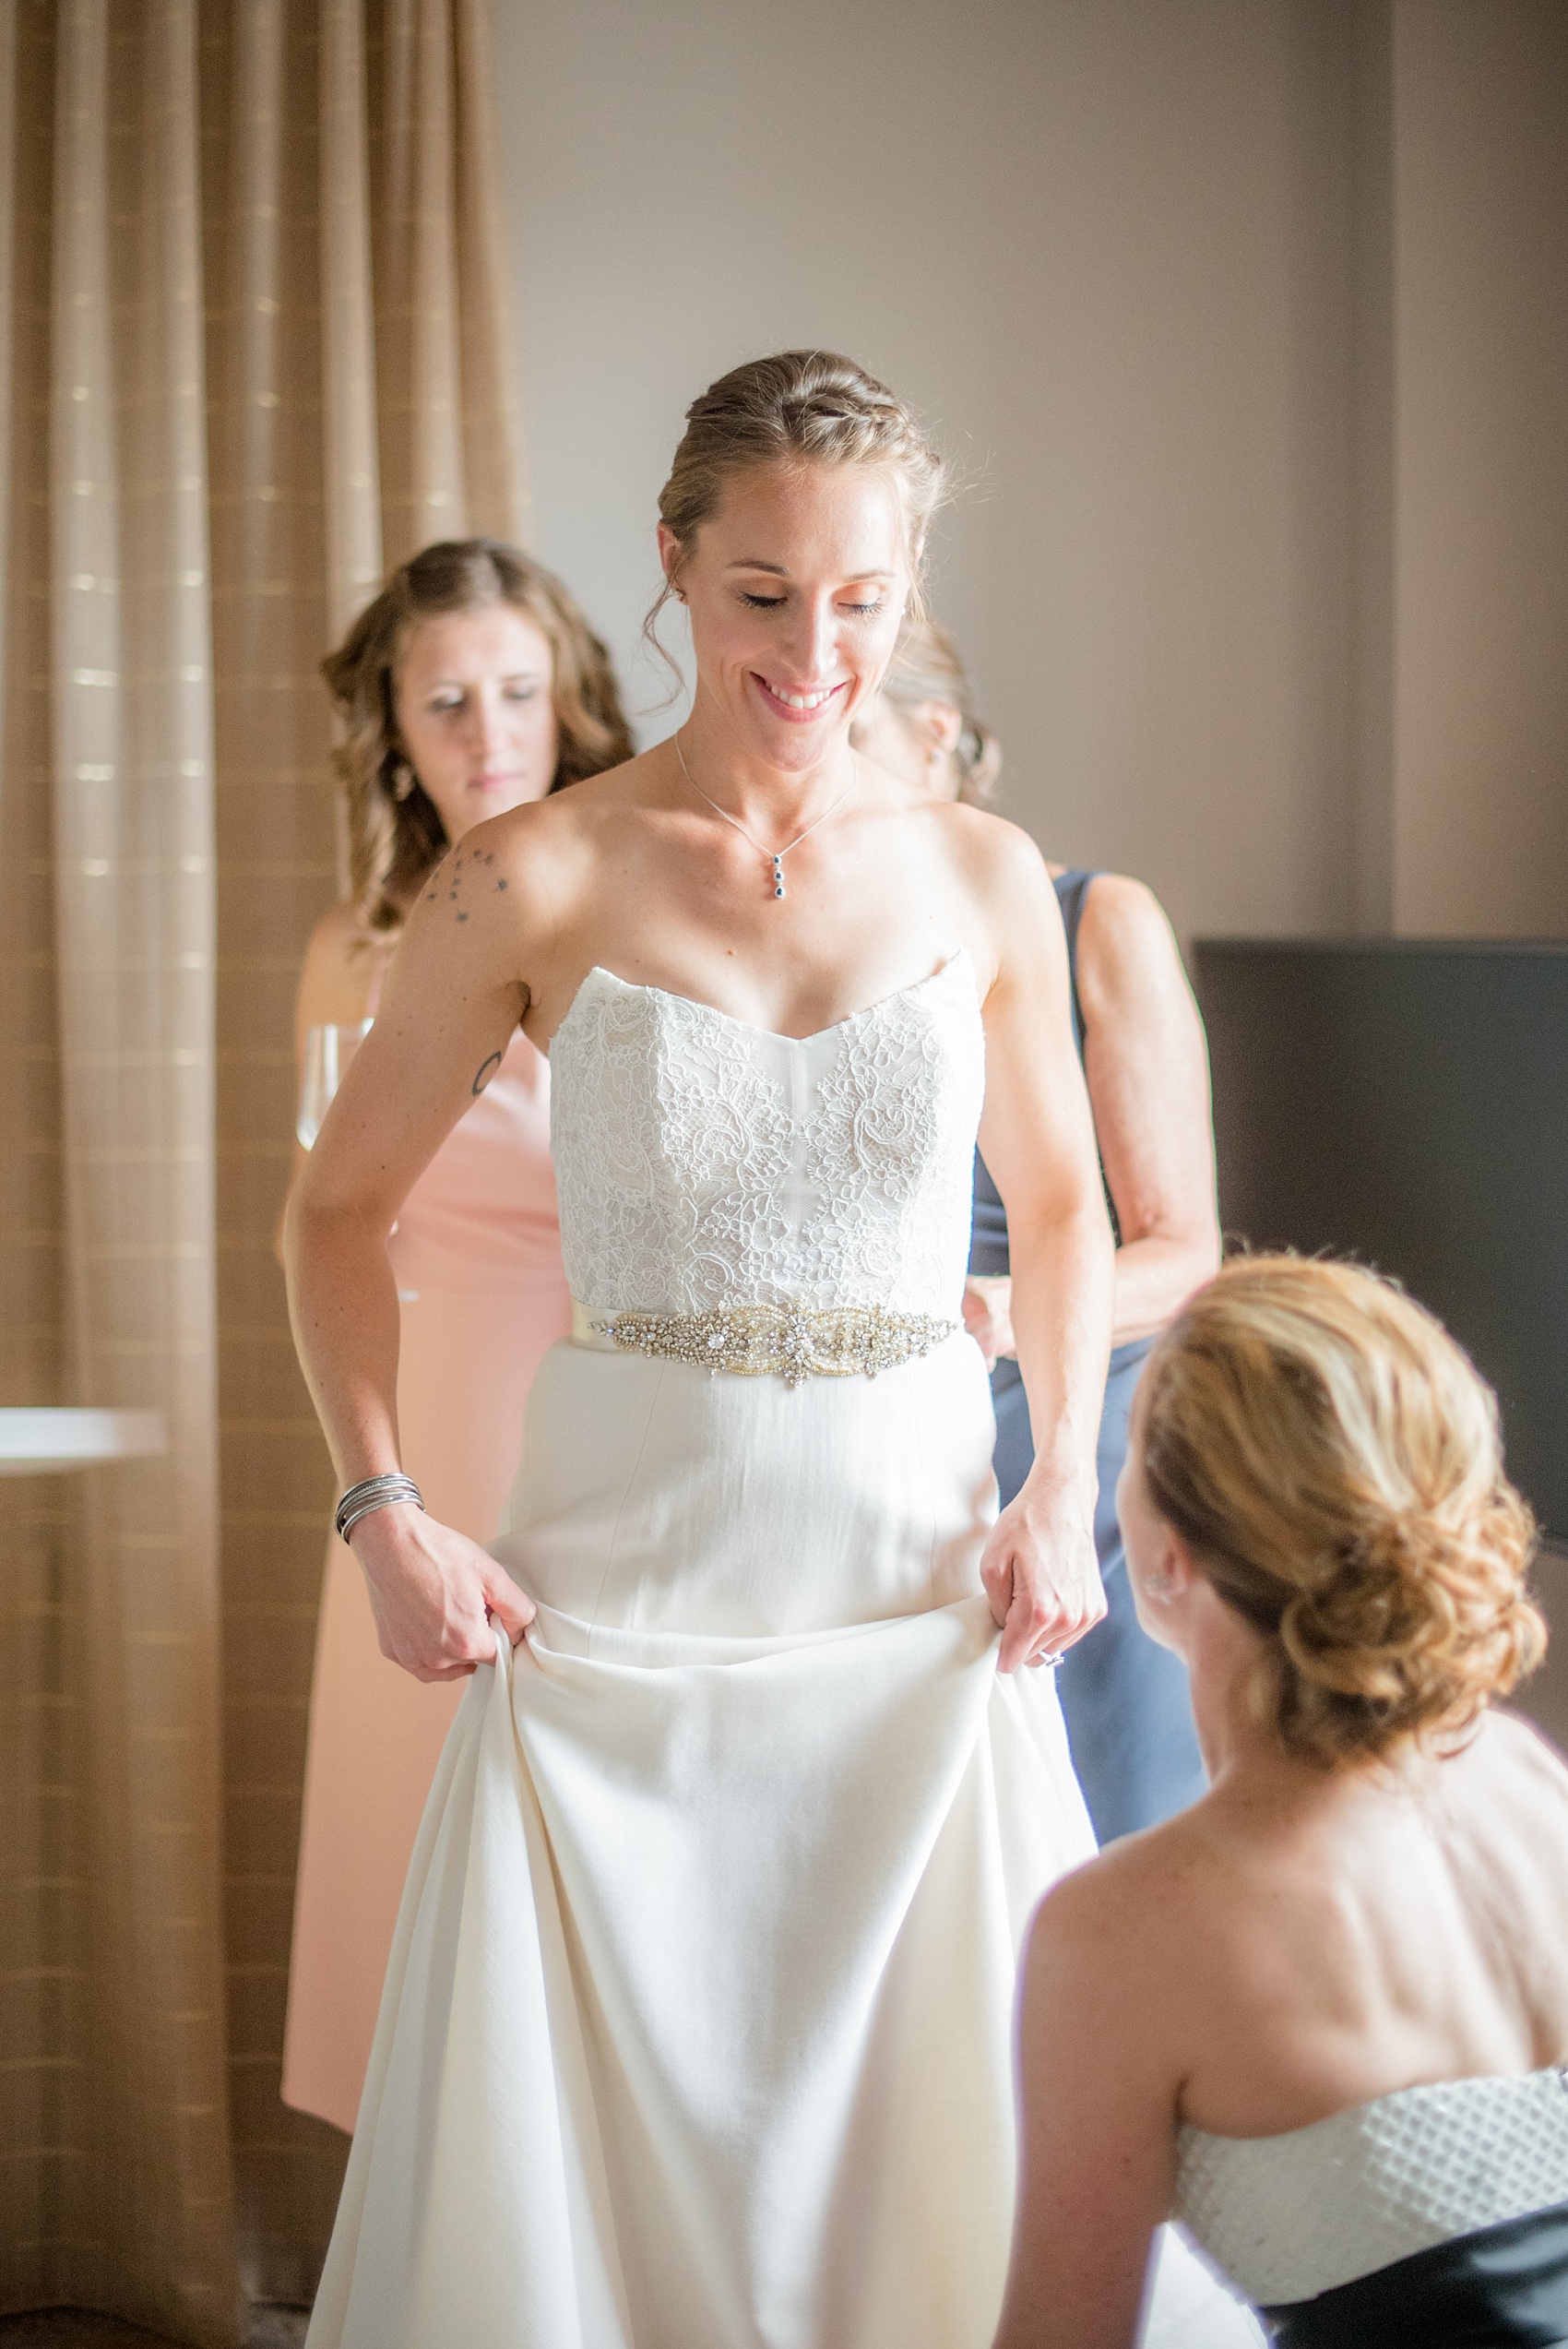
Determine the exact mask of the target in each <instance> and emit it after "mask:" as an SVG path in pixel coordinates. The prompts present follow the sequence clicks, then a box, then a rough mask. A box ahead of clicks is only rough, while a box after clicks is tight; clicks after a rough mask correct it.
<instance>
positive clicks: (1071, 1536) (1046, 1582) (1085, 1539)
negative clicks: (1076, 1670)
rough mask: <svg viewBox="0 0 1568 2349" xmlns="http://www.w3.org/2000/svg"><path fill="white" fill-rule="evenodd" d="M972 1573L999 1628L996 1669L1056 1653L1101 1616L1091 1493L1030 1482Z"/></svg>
mask: <svg viewBox="0 0 1568 2349" xmlns="http://www.w3.org/2000/svg"><path fill="white" fill-rule="evenodd" d="M980 1580H981V1581H982V1582H983V1583H984V1585H985V1595H986V1597H987V1599H988V1600H989V1601H990V1602H991V1612H992V1616H994V1618H995V1620H996V1621H997V1623H998V1624H1000V1625H1001V1627H1002V1651H1001V1653H1000V1655H999V1656H998V1657H997V1662H996V1668H997V1670H998V1671H999V1672H1012V1671H1014V1670H1015V1669H1016V1666H1017V1665H1019V1664H1021V1663H1029V1664H1039V1663H1047V1662H1049V1661H1050V1659H1051V1657H1053V1656H1059V1655H1061V1654H1062V1653H1063V1651H1065V1650H1066V1649H1068V1648H1070V1647H1071V1646H1072V1645H1073V1644H1074V1642H1075V1640H1081V1639H1082V1638H1083V1636H1084V1634H1085V1632H1086V1631H1092V1630H1093V1629H1094V1627H1095V1625H1096V1624H1097V1623H1099V1620H1100V1619H1101V1617H1102V1616H1103V1615H1104V1614H1105V1586H1104V1584H1103V1583H1102V1582H1101V1580H1100V1579H1099V1557H1098V1556H1096V1553H1095V1545H1094V1502H1093V1496H1092V1495H1091V1496H1087V1497H1086V1496H1085V1495H1084V1494H1083V1493H1082V1492H1081V1491H1079V1490H1078V1489H1077V1488H1076V1487H1075V1486H1072V1485H1047V1484H1045V1483H1043V1482H1039V1483H1037V1482H1036V1480H1035V1479H1034V1478H1032V1477H1031V1478H1030V1480H1029V1481H1028V1484H1026V1485H1025V1486H1024V1489H1023V1491H1022V1492H1021V1493H1020V1494H1019V1495H1018V1496H1017V1498H1016V1500H1013V1501H1010V1502H1009V1503H1008V1505H1007V1507H1006V1508H1004V1510H1003V1512H1002V1514H1001V1516H1000V1517H999V1518H998V1519H997V1520H996V1523H995V1524H994V1525H993V1526H992V1530H991V1538H990V1540H989V1541H988V1542H987V1543H986V1545H985V1548H984V1550H983V1551H982V1553H981V1555H980Z"/></svg>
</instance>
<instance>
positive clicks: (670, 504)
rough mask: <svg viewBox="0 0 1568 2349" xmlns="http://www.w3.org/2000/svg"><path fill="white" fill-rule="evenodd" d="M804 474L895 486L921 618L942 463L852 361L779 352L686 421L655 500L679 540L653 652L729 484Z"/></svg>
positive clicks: (647, 629) (727, 382)
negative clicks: (867, 473)
mask: <svg viewBox="0 0 1568 2349" xmlns="http://www.w3.org/2000/svg"><path fill="white" fill-rule="evenodd" d="M802 464H817V465H867V466H872V467H873V468H875V469H876V470H877V471H882V472H885V473H886V474H888V475H889V476H890V478H891V479H892V481H893V482H894V483H895V485H896V486H897V491H898V496H899V502H900V504H901V506H902V508H903V514H904V529H905V532H906V543H907V547H908V552H909V572H910V590H909V603H910V609H911V610H912V611H918V610H919V609H920V608H921V605H920V582H921V571H922V567H923V563H924V556H925V542H926V533H927V531H929V529H930V527H931V520H932V515H933V514H934V513H935V512H936V510H937V508H938V507H940V506H941V505H942V504H943V503H944V499H945V498H946V497H947V496H948V495H949V494H950V475H949V471H948V468H947V465H946V463H945V461H944V459H943V458H941V457H940V456H938V454H937V452H936V450H935V449H934V448H933V447H932V445H931V443H930V442H929V441H928V440H927V438H926V437H925V435H924V434H923V433H922V432H921V429H920V426H919V425H918V424H917V423H916V422H915V419H914V416H913V414H912V413H911V411H909V409H908V408H906V407H905V405H904V403H903V401H902V400H901V399H897V397H896V396H895V395H894V394H893V393H892V392H891V391H889V390H888V388H887V387H886V385H885V384H881V383H878V382H877V380H876V377H875V376H872V375H868V374H867V372H866V370H865V369H864V368H863V367H861V366H858V365H857V364H856V363H855V361H854V360H853V359H846V358H844V357H843V356H842V355H841V353H839V352H836V351H778V352H774V353H773V355H772V356H771V357H770V358H766V359H749V360H747V362H746V364H744V366H741V367H733V368H731V371H730V373H729V374H728V375H727V376H720V377H719V381H718V382H717V383H714V384H709V386H708V388H707V390H706V391H705V392H703V393H702V394H701V395H700V396H699V397H698V398H697V399H694V400H693V402H692V404H691V406H690V407H689V408H688V409H687V411H686V429H685V431H684V433H683V435H682V436H681V442H680V446H679V447H677V449H676V451H675V455H674V458H673V459H672V460H671V467H670V478H669V480H668V481H667V482H666V483H665V484H664V487H663V488H662V490H660V492H659V519H660V521H662V522H663V523H664V524H665V526H666V528H667V529H669V530H670V531H671V532H672V533H673V534H674V538H675V542H676V544H677V546H678V548H679V549H680V556H679V560H678V561H677V564H676V566H675V571H674V575H673V577H671V578H668V579H666V581H665V584H664V586H663V588H662V590H660V592H659V599H658V601H657V602H656V603H655V604H654V606H653V609H652V610H651V611H650V612H649V614H648V615H647V619H646V620H645V621H644V623H643V633H644V635H645V636H646V637H647V638H648V640H649V642H650V643H651V644H652V645H653V646H654V649H655V650H657V651H659V652H660V653H663V650H664V649H663V647H662V646H661V645H660V644H659V638H658V637H657V636H656V635H655V633H654V630H655V626H656V624H657V622H658V619H659V614H660V612H661V611H662V610H663V609H664V606H665V604H666V603H667V602H669V600H670V598H671V595H673V594H674V593H675V592H676V591H677V590H678V588H679V585H680V573H681V566H682V564H683V563H684V562H685V561H686V560H687V559H688V558H689V557H690V555H691V552H692V549H693V547H694V546H695V543H696V536H697V532H698V531H700V530H701V528H702V526H703V524H704V523H705V522H706V521H707V520H708V519H710V518H711V517H712V515H713V514H714V513H715V512H716V511H717V510H718V507H719V499H720V498H721V497H722V495H723V494H724V485H725V483H726V482H728V481H729V480H730V479H731V476H732V475H733V474H735V473H738V472H750V471H759V470H760V469H761V468H763V467H765V466H768V465H786V466H788V465H802ZM664 657H665V659H666V660H668V659H669V655H668V654H665V655H664Z"/></svg>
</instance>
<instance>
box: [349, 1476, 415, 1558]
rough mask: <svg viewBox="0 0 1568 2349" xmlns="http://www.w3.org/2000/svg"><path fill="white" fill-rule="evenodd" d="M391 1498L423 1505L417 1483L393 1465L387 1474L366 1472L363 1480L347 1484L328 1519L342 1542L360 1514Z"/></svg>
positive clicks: (360, 1516) (385, 1505)
mask: <svg viewBox="0 0 1568 2349" xmlns="http://www.w3.org/2000/svg"><path fill="white" fill-rule="evenodd" d="M394 1501H412V1503H413V1505H414V1507H415V1508H423V1507H424V1498H423V1496H422V1493H421V1492H420V1488H419V1486H418V1485H416V1484H415V1483H414V1480H413V1478H412V1477H411V1476H405V1475H404V1473H403V1472H402V1470H401V1469H400V1468H398V1469H394V1470H393V1472H392V1473H391V1474H390V1475H389V1476H367V1477H366V1478H365V1480H364V1482H363V1484H362V1485H350V1487H349V1489H348V1491H347V1492H346V1493H345V1494H344V1496H343V1497H342V1499H341V1500H340V1501H339V1504H338V1513H337V1515H336V1516H335V1517H334V1519H333V1520H332V1522H333V1524H334V1525H335V1526H336V1527H337V1529H338V1539H339V1541H340V1542H346V1541H347V1540H348V1538H349V1534H350V1529H351V1528H352V1527H354V1526H356V1525H357V1524H358V1523H359V1521H360V1520H361V1518H362V1517H368V1516H369V1515H370V1513H371V1511H372V1509H373V1508H388V1507H389V1506H390V1505H391V1503H392V1502H394Z"/></svg>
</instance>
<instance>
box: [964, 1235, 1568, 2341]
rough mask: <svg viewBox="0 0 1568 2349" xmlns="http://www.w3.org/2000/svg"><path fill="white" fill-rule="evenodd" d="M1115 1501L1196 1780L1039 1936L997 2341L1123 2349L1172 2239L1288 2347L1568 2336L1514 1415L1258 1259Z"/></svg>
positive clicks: (1217, 1308)
mask: <svg viewBox="0 0 1568 2349" xmlns="http://www.w3.org/2000/svg"><path fill="white" fill-rule="evenodd" d="M1121 1509H1122V1522H1123V1529H1124V1532H1125V1535H1126V1544H1127V1570H1128V1573H1129V1575H1130V1576H1131V1578H1132V1583H1133V1589H1134V1592H1135V1594H1136V1598H1137V1604H1138V1610H1139V1613H1140V1614H1141V1615H1142V1616H1143V1619H1144V1621H1145V1623H1146V1626H1147V1627H1148V1629H1149V1631H1150V1632H1151V1633H1152V1635H1153V1636H1154V1637H1155V1638H1156V1639H1158V1640H1162V1641H1164V1642H1165V1643H1166V1644H1167V1645H1168V1646H1170V1648H1171V1649H1172V1650H1174V1651H1175V1652H1176V1653H1177V1654H1179V1655H1181V1656H1182V1657H1183V1658H1184V1659H1185V1661H1186V1663H1187V1664H1188V1666H1189V1667H1190V1669H1191V1673H1192V1680H1193V1694H1194V1702H1195V1705H1196V1709H1197V1720H1198V1728H1199V1733H1200V1735H1201V1737H1202V1740H1203V1747H1204V1753H1205V1757H1206V1760H1207V1763H1208V1767H1209V1771H1210V1774H1211V1777H1212V1780H1213V1784H1212V1788H1211V1791H1210V1792H1209V1793H1208V1794H1207V1795H1206V1796H1205V1798H1204V1799H1203V1801H1201V1802H1200V1803H1198V1804H1197V1805H1195V1806H1194V1808H1193V1809H1191V1810H1189V1811H1187V1812H1185V1813H1184V1814H1183V1815H1182V1817H1181V1818H1177V1819H1173V1820H1171V1821H1170V1823H1169V1824H1167V1825H1165V1826H1163V1827H1159V1828H1156V1829H1154V1830H1150V1831H1149V1832H1148V1833H1146V1834H1145V1835H1141V1836H1135V1837H1133V1838H1131V1839H1129V1840H1128V1841H1127V1842H1124V1843H1122V1844H1119V1845H1118V1846H1117V1847H1116V1848H1115V1849H1114V1850H1113V1851H1111V1852H1108V1853H1106V1854H1103V1855H1102V1856H1101V1857H1100V1858H1099V1859H1098V1860H1096V1861H1095V1862H1093V1863H1092V1865H1091V1866H1088V1867H1086V1868H1084V1869H1082V1870H1081V1871H1080V1872H1079V1873H1078V1874H1076V1875H1075V1876H1073V1877H1071V1878H1067V1879H1066V1880H1065V1881H1064V1882H1063V1884H1061V1885H1060V1886H1058V1887H1057V1888H1056V1890H1054V1891H1052V1892H1051V1894H1050V1896H1049V1897H1048V1898H1047V1900H1046V1901H1045V1902H1043V1904H1042V1906H1041V1908H1040V1910H1039V1914H1038V1916H1037V1918H1036V1920H1035V1923H1034V1926H1033V1928H1032V1931H1031V1934H1030V1938H1029V1946H1028V1956H1027V1958H1026V1961H1025V1970H1024V1983H1023V1997H1022V2011H1021V2023H1020V2030H1021V2081H1022V2088H1021V2094H1022V2122H1023V2152H1022V2166H1021V2172H1020V2177H1019V2186H1018V2201H1017V2213H1016V2229H1015V2236H1014V2250H1013V2266H1012V2272H1011V2276H1010V2279H1009V2283H1008V2290H1007V2297H1006V2304H1005V2308H1004V2316H1003V2320H1002V2325H1001V2329H1000V2331H998V2333H997V2335H996V2349H1129V2344H1130V2343H1132V2341H1133V2340H1134V2331H1135V2326H1136V2321H1137V2310H1138V2304H1139V2297H1140V2295H1141V2293H1142V2290H1143V2286H1144V2277H1145V2269H1146V2263H1147V2260H1148V2252H1149V2242H1150V2236H1151V2234H1152V2232H1153V2230H1154V2229H1155V2228H1156V2227H1157V2226H1158V2224H1159V2223H1160V2221H1162V2220H1164V2219H1166V2218H1168V2217H1172V2216H1173V2217H1175V2218H1178V2219H1181V2220H1182V2221H1183V2222H1184V2223H1185V2224H1186V2226H1187V2227H1188V2229H1189V2230H1190V2232H1191V2233H1192V2234H1193V2235H1194V2236H1196V2238H1197V2240H1198V2242H1199V2243H1200V2244H1201V2245H1202V2247H1203V2248H1205V2250H1206V2252H1207V2254H1208V2256H1209V2258H1210V2259H1211V2260H1213V2261H1214V2262H1215V2263H1216V2265H1217V2266H1218V2268H1219V2269H1220V2270H1221V2271H1225V2272H1226V2273H1228V2274H1229V2277H1230V2278H1231V2279H1232V2281H1233V2283H1235V2285H1236V2286H1237V2287H1238V2288H1239V2289H1240V2290H1241V2291H1242V2292H1244V2293H1245V2294H1246V2295H1247V2296H1248V2297H1249V2298H1250V2299H1251V2300H1253V2302H1255V2303H1257V2304H1258V2305H1259V2306H1260V2307H1262V2308H1263V2310H1264V2312H1265V2316H1266V2318H1267V2319H1268V2321H1269V2324H1270V2326H1271V2328H1272V2331H1273V2334H1274V2337H1275V2338H1276V2339H1277V2341H1280V2342H1282V2343H1287V2344H1288V2345H1289V2349H1350V2344H1356V2349H1361V2344H1366V2349H1371V2344H1373V2343H1375V2344H1376V2349H1440V2345H1441V2344H1443V2343H1477V2344H1491V2345H1492V2349H1526V2344H1535V2349H1543V2344H1558V2343H1562V2342H1564V2341H1568V1769H1565V1768H1564V1766H1563V1763H1562V1760H1561V1759H1560V1758H1559V1757H1558V1756H1557V1755H1556V1754H1555V1753H1554V1752H1553V1751H1552V1749H1551V1748H1550V1747H1549V1746H1548V1745H1547V1744H1546V1743H1545V1741H1544V1740H1543V1739H1542V1738H1541V1737H1539V1736H1538V1735H1537V1733H1536V1732H1535V1731H1534V1730H1533V1729H1532V1728H1530V1727H1529V1726H1528V1725H1527V1724H1526V1723H1525V1722H1524V1721H1522V1720H1521V1719H1519V1718H1518V1717H1517V1716H1515V1715H1510V1714H1505V1713H1500V1712H1498V1711H1495V1710H1494V1707H1495V1704H1496V1700H1497V1699H1500V1698H1502V1697H1505V1696H1506V1695H1507V1694H1508V1692H1509V1690H1510V1689H1512V1688H1513V1687H1515V1685H1516V1684H1517V1682H1518V1681H1519V1679H1520V1678H1521V1677H1522V1676H1523V1675H1524V1674H1526V1673H1527V1672H1528V1671H1529V1670H1530V1669H1531V1668H1532V1667H1533V1665H1534V1664H1535V1663H1537V1662H1538V1660H1539V1657H1540V1655H1541V1652H1542V1649H1543V1644H1544V1633H1543V1627H1542V1623H1541V1619H1540V1617H1539V1616H1538V1614H1537V1612H1536V1609H1535V1607H1534V1606H1533V1605H1532V1604H1531V1603H1530V1599H1529V1596H1528V1593H1527V1592H1526V1580H1525V1578H1526V1570H1527V1568H1528V1566H1529V1562H1530V1557H1531V1554H1532V1550H1533V1547H1534V1528H1533V1526H1532V1523H1531V1520H1530V1517H1529V1513H1528V1511H1527V1510H1526V1508H1525V1506H1524V1504H1523V1503H1522V1502H1521V1500H1520V1498H1519V1496H1518V1495H1517V1494H1516V1493H1515V1491H1514V1489H1513V1487H1512V1486H1511V1485H1509V1484H1508V1482H1507V1480H1506V1478H1505V1477H1504V1475H1503V1466H1502V1458H1501V1451H1500V1446H1499V1439H1498V1426H1497V1413H1496V1407H1495V1403H1494V1401H1493V1398H1492V1396H1491V1392H1490V1391H1489V1389H1487V1388H1486V1387H1485V1386H1484V1385H1483V1384H1482V1382H1481V1380H1480V1379H1479V1377H1478V1376H1477V1374H1476V1372H1475V1370H1474V1369H1473V1368H1472V1366H1471V1365H1470V1364H1469V1362H1468V1361H1467V1359H1466V1357H1465V1355H1464V1354H1463V1353H1461V1352H1460V1350H1459V1348H1458V1347H1457V1346H1456V1345H1455V1343H1454V1341H1452V1339H1450V1338H1449V1337H1448V1336H1447V1335H1446V1333H1445V1332H1444V1331H1443V1330H1442V1329H1441V1328H1440V1326H1439V1325H1438V1323H1437V1322H1436V1321H1435V1320H1434V1319H1433V1318H1431V1315H1430V1314H1428V1313H1425V1312H1423V1311H1422V1309H1421V1308H1420V1306H1417V1305H1415V1304H1413V1303H1412V1302H1411V1301H1410V1299H1409V1298H1408V1297H1407V1296H1405V1295H1403V1294H1401V1293H1400V1292H1399V1291H1398V1290H1397V1289H1396V1288H1394V1287H1393V1286H1391V1285H1390V1284H1389V1283H1387V1282H1384V1281H1382V1280H1379V1279H1377V1278H1376V1277H1375V1276H1374V1275H1373V1274H1372V1273H1370V1272H1365V1271H1361V1270H1358V1269H1356V1268H1354V1267H1352V1266H1348V1265H1341V1264H1328V1263H1316V1262H1304V1261H1302V1260H1301V1259H1300V1258H1278V1257H1276V1258H1270V1257H1260V1258H1251V1259H1248V1258H1242V1259H1241V1260H1239V1261H1237V1262H1235V1263H1232V1264H1230V1265H1229V1266H1227V1268H1226V1269H1225V1270H1224V1271H1222V1272H1221V1273H1220V1274H1219V1275H1218V1278H1217V1279H1215V1280H1214V1281H1212V1282H1210V1283H1209V1284H1208V1285H1207V1287H1206V1288H1205V1289H1203V1290H1201V1291H1200V1292H1199V1294H1197V1295H1196V1296H1195V1297H1194V1299H1193V1301H1192V1303H1191V1304H1190V1305H1189V1306H1187V1308H1186V1309H1185V1311H1184V1312H1183V1313H1182V1315H1181V1316H1180V1317H1179V1318H1178V1319H1177V1321H1176V1323H1175V1324H1174V1326H1173V1327H1172V1329H1171V1330H1170V1331H1169V1333H1168V1334H1167V1335H1166V1336H1165V1337H1164V1338H1163V1339H1162V1340H1161V1341H1160V1342H1159V1344H1158V1346H1157V1348H1156V1349H1155V1352H1154V1354H1153V1357H1152V1359H1151V1361H1150V1362H1149V1365H1148V1366H1147V1369H1146V1372H1145V1375H1144V1379H1143V1382H1142V1385H1141V1387H1140V1389H1139V1391H1138V1396H1137V1400H1136V1402H1135V1404H1134V1413H1133V1444H1132V1449H1131V1451H1130V1453H1129V1456H1128V1460H1127V1465H1126V1468H1125V1470H1124V1472H1123V1479H1122V1490H1121ZM1064 2012H1065V2013H1071V2014H1073V2015H1074V2016H1075V2017H1076V2019H1077V2027H1076V2028H1075V2031H1074V2032H1073V2033H1069V2034H1067V2035H1065V2036H1063V2033H1062V2032H1061V2030H1060V2027H1059V2019H1060V2017H1061V2015H1062V2014H1063V2013H1064ZM1064 2217H1065V2219H1066V2222H1067V2223H1065V2224H1064V2223H1063V2221H1064Z"/></svg>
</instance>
